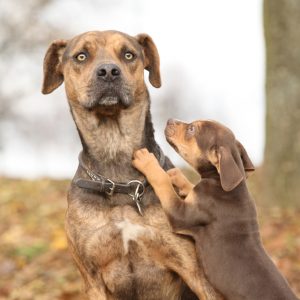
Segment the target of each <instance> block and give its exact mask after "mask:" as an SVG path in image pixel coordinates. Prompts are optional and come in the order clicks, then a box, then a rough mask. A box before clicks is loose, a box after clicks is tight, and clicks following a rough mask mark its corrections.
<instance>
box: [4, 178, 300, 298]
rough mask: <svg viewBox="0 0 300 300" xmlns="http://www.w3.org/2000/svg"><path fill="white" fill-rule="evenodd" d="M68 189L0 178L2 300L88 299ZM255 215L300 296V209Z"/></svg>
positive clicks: (65, 184)
mask: <svg viewBox="0 0 300 300" xmlns="http://www.w3.org/2000/svg"><path fill="white" fill-rule="evenodd" d="M67 188H68V181H54V180H49V179H41V180H36V181H27V180H15V179H7V178H0V205H1V209H0V218H1V222H0V241H1V244H0V300H2V299H9V300H17V299H22V300H32V299H38V300H48V299H49V300H50V299H51V300H54V299H58V300H67V299H74V300H77V299H86V298H85V297H84V296H83V295H82V293H81V291H82V282H81V279H80V275H79V272H78V271H77V269H76V267H75V266H74V264H73V261H72V259H71V256H70V254H69V252H68V250H67V243H66V238H65V233H64V214H65V211H66V205H67V202H66V194H67ZM258 211H259V220H260V225H261V233H262V237H263V241H264V245H265V247H266V248H267V250H268V252H269V254H270V255H271V257H272V259H273V260H274V262H275V263H276V265H277V266H278V267H279V269H280V270H281V271H282V273H283V274H284V275H285V276H286V278H287V279H288V281H289V282H290V284H291V286H292V287H293V289H294V290H295V291H296V292H297V294H298V296H300V254H299V253H300V210H296V209H284V210H282V209H279V208H270V207H265V206H264V207H260V205H258Z"/></svg>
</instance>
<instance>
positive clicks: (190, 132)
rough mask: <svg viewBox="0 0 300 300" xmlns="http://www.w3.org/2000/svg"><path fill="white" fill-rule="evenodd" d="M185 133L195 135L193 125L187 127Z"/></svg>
mask: <svg viewBox="0 0 300 300" xmlns="http://www.w3.org/2000/svg"><path fill="white" fill-rule="evenodd" d="M187 132H188V134H190V135H192V134H194V133H195V126H194V125H189V127H188V128H187Z"/></svg>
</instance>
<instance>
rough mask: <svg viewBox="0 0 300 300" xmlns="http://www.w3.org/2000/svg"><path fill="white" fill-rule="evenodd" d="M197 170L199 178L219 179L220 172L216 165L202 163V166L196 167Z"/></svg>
mask: <svg viewBox="0 0 300 300" xmlns="http://www.w3.org/2000/svg"><path fill="white" fill-rule="evenodd" d="M197 172H198V173H199V174H200V176H201V178H202V179H204V178H214V179H217V180H220V174H219V173H218V170H217V168H216V167H214V166H213V165H211V164H204V165H203V166H198V167H197Z"/></svg>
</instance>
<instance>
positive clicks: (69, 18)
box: [0, 0, 264, 177]
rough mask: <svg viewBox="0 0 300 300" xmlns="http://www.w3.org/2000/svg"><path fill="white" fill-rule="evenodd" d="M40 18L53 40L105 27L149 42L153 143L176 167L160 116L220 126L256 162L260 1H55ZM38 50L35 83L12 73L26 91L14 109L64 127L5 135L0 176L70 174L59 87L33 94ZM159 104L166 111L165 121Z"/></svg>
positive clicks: (259, 145)
mask: <svg viewBox="0 0 300 300" xmlns="http://www.w3.org/2000/svg"><path fill="white" fill-rule="evenodd" d="M24 3H25V2H24ZM2 5H4V4H2ZM24 5H25V4H24ZM40 18H42V19H43V20H44V21H45V22H48V23H49V24H56V26H59V27H61V28H63V29H64V30H62V33H61V36H57V38H69V37H71V36H72V35H75V34H78V33H81V32H85V31H89V30H106V29H115V30H119V31H123V32H126V33H129V34H131V35H135V34H138V33H141V32H146V33H148V34H149V35H151V36H152V38H153V40H154V42H155V43H156V45H157V48H158V50H159V53H160V57H161V73H162V81H163V85H162V87H161V88H160V89H155V88H153V87H151V86H150V85H149V90H150V94H151V98H152V113H153V120H154V125H155V128H156V136H157V140H158V142H159V143H160V144H161V145H162V147H163V149H164V150H165V152H166V153H167V154H168V155H169V156H170V157H171V158H172V160H173V161H174V162H175V163H176V164H179V165H182V164H183V162H182V160H180V159H179V158H178V156H177V154H175V153H174V151H173V150H172V149H171V148H170V147H169V146H168V145H167V144H166V143H165V141H164V137H163V135H162V132H163V126H164V123H165V121H166V119H167V118H168V117H176V118H180V119H183V120H186V121H192V120H194V119H200V118H202V119H203V118H204V119H216V120H218V121H220V122H223V123H224V124H225V125H227V126H229V127H230V128H231V129H232V130H233V131H234V133H235V135H236V137H237V138H238V139H239V140H240V141H241V142H242V143H243V144H244V146H245V147H246V149H247V150H248V153H249V155H250V157H251V158H252V159H253V161H254V162H255V164H259V163H261V161H262V154H263V144H264V42H263V29H262V1H261V0H251V1H241V0H226V1H224V0H209V1H208V0H206V1H204V0H194V1H192V0H190V1H177V0H163V1H162V0H160V1H158V0H152V1H146V0H122V1H121V0H110V1H92V0H89V1H71V0H64V1H59V0H56V1H54V3H53V5H51V6H50V7H48V9H47V10H46V11H45V13H44V14H43V15H41V16H40ZM65 32H68V35H69V36H65ZM50 42H51V41H49V43H50ZM45 51H46V49H44V50H43V52H41V53H40V54H39V55H40V56H39V59H38V61H37V62H35V66H34V69H33V70H34V72H35V73H33V74H32V76H33V77H34V78H39V80H31V77H30V76H31V74H30V73H28V72H27V73H26V74H25V73H23V74H22V72H19V77H20V80H19V81H20V84H21V82H22V77H23V87H22V85H21V86H20V88H24V86H25V85H26V90H27V91H28V89H29V90H30V91H32V92H31V93H29V95H28V93H27V96H26V98H24V99H23V100H22V103H21V104H20V106H19V109H20V111H24V115H27V116H30V118H31V119H35V118H36V120H40V119H43V120H47V122H48V123H44V126H46V125H45V124H51V122H53V123H57V124H60V126H66V128H70V129H68V130H67V129H66V131H64V130H56V131H55V134H53V136H52V137H51V136H50V137H45V138H44V140H43V139H42V140H41V141H40V144H39V145H37V144H36V143H33V142H31V140H30V139H26V138H24V137H23V138H22V136H21V135H19V134H18V133H17V132H16V133H13V137H12V136H11V135H9V134H8V135H7V139H6V140H5V147H4V148H3V151H2V152H0V174H3V175H11V176H29V177H36V176H54V177H71V176H72V175H73V173H74V171H75V169H76V165H77V155H78V152H79V150H80V145H79V139H78V138H77V132H76V131H75V127H74V125H73V124H72V120H71V117H70V114H69V111H68V106H67V102H66V99H65V96H64V90H63V88H60V90H58V91H55V92H54V93H53V94H51V95H49V96H47V97H45V96H43V95H41V94H40V92H39V91H40V86H39V84H40V81H41V78H40V77H41V70H42V69H41V68H42V60H43V55H44V52H45ZM23 69H26V66H24V67H23ZM20 73H21V74H20ZM11 76H13V74H11ZM146 78H147V76H146ZM24 82H25V84H24ZM14 85H15V82H14ZM172 93H173V94H174V97H175V96H176V97H175V98H176V100H177V101H176V107H174V105H175V104H174V105H173V103H172V99H169V98H167V95H170V94H172ZM178 98H179V101H178ZM161 99H167V102H166V101H162V100H161ZM162 105H163V106H167V107H170V108H172V110H171V109H170V115H168V111H167V112H165V111H164V110H163V109H162ZM41 106H42V107H41ZM171 112H173V113H171ZM45 122H46V121H45ZM41 126H43V124H41ZM47 126H48V125H47ZM66 132H67V134H66ZM32 135H33V136H34V134H31V135H30V136H32ZM51 140H53V142H51ZM43 145H44V147H43ZM46 145H47V146H46Z"/></svg>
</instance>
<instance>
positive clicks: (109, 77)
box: [97, 64, 121, 81]
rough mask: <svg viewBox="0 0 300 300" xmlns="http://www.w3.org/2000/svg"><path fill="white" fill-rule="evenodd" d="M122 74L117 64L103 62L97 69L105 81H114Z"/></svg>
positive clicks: (98, 75) (100, 77) (99, 75)
mask: <svg viewBox="0 0 300 300" xmlns="http://www.w3.org/2000/svg"><path fill="white" fill-rule="evenodd" d="M120 75H121V70H120V68H119V67H118V66H117V65H115V64H103V65H101V66H100V67H99V68H98V69H97V77H98V78H99V79H101V80H104V81H113V80H115V79H116V78H118V77H120Z"/></svg>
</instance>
